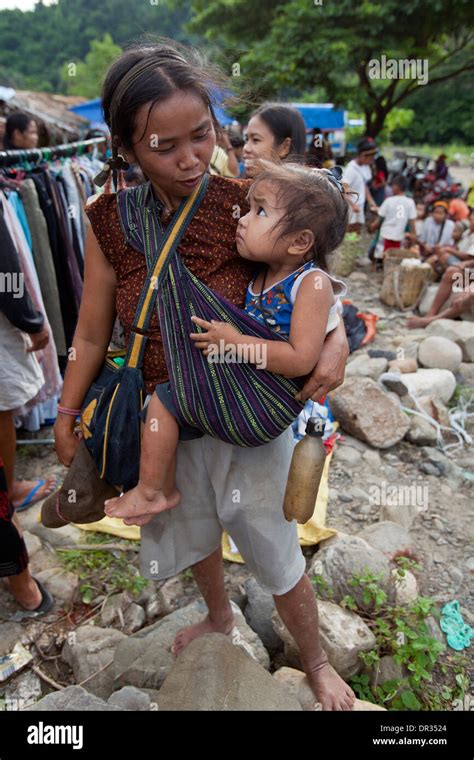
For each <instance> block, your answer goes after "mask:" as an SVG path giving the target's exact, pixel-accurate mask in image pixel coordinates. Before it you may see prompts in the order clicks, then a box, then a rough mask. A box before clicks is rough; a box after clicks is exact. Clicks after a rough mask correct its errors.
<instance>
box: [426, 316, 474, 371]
mask: <svg viewBox="0 0 474 760" xmlns="http://www.w3.org/2000/svg"><path fill="white" fill-rule="evenodd" d="M425 330H426V332H427V333H428V335H439V336H440V337H442V338H448V339H449V340H453V341H454V342H455V343H457V344H458V346H460V348H461V349H462V355H463V359H464V361H465V362H474V326H473V324H472V322H462V321H458V320H455V319H435V320H434V322H431V323H430V324H429V325H428V326H427V327H426V328H425Z"/></svg>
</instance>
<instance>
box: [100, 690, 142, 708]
mask: <svg viewBox="0 0 474 760" xmlns="http://www.w3.org/2000/svg"><path fill="white" fill-rule="evenodd" d="M150 702H151V700H150V697H149V695H148V694H146V693H145V692H144V691H140V689H136V688H135V687H134V686H124V687H123V689H120V691H115V692H114V693H113V694H112V695H111V696H110V697H109V699H108V701H107V704H108V705H110V706H112V707H119V708H120V709H121V710H140V711H145V710H149V709H150Z"/></svg>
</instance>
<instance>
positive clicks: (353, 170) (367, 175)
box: [342, 159, 372, 224]
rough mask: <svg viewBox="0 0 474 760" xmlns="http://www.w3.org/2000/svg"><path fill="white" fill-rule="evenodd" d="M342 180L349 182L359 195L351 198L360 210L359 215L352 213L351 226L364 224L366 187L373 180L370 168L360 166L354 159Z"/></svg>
mask: <svg viewBox="0 0 474 760" xmlns="http://www.w3.org/2000/svg"><path fill="white" fill-rule="evenodd" d="M342 179H343V181H344V182H347V184H348V185H349V187H350V189H351V190H352V191H353V192H354V193H357V196H353V195H352V196H351V200H352V202H353V203H356V204H357V206H359V208H360V211H358V212H357V213H354V212H352V213H351V217H350V219H349V224H356V223H359V224H363V223H364V221H365V213H364V205H365V187H366V185H367V184H368V183H369V182H370V180H371V179H372V171H371V169H370V166H367V165H364V166H360V165H359V164H358V163H357V161H356V160H355V159H352V161H349V163H348V164H347V166H346V168H345V169H344V172H343V175H342Z"/></svg>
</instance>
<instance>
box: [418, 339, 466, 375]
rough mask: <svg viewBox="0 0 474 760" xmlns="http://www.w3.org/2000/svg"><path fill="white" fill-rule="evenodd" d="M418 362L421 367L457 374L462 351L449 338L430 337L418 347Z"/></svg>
mask: <svg viewBox="0 0 474 760" xmlns="http://www.w3.org/2000/svg"><path fill="white" fill-rule="evenodd" d="M418 361H419V363H420V364H422V365H423V367H431V368H433V369H436V368H437V369H449V370H451V372H457V371H458V369H459V365H460V364H461V361H462V349H461V348H460V346H458V344H457V343H455V342H454V341H453V340H449V338H442V337H441V336H440V335H430V336H429V337H428V338H425V340H422V341H421V343H420V345H419V347H418Z"/></svg>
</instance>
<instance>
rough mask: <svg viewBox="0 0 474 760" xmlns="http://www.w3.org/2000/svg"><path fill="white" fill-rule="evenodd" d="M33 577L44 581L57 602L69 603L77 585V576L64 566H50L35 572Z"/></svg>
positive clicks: (72, 598) (72, 599) (74, 594)
mask: <svg viewBox="0 0 474 760" xmlns="http://www.w3.org/2000/svg"><path fill="white" fill-rule="evenodd" d="M35 578H38V580H40V581H41V583H44V585H45V586H46V587H47V589H48V591H49V592H50V594H51V595H52V596H53V597H54V599H55V600H56V601H58V602H65V603H67V604H71V603H72V602H73V601H74V598H75V596H76V591H77V589H78V586H79V576H78V575H76V573H70V572H69V571H68V570H66V569H65V568H64V567H51V568H49V569H48V570H41V571H40V572H37V573H35Z"/></svg>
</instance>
